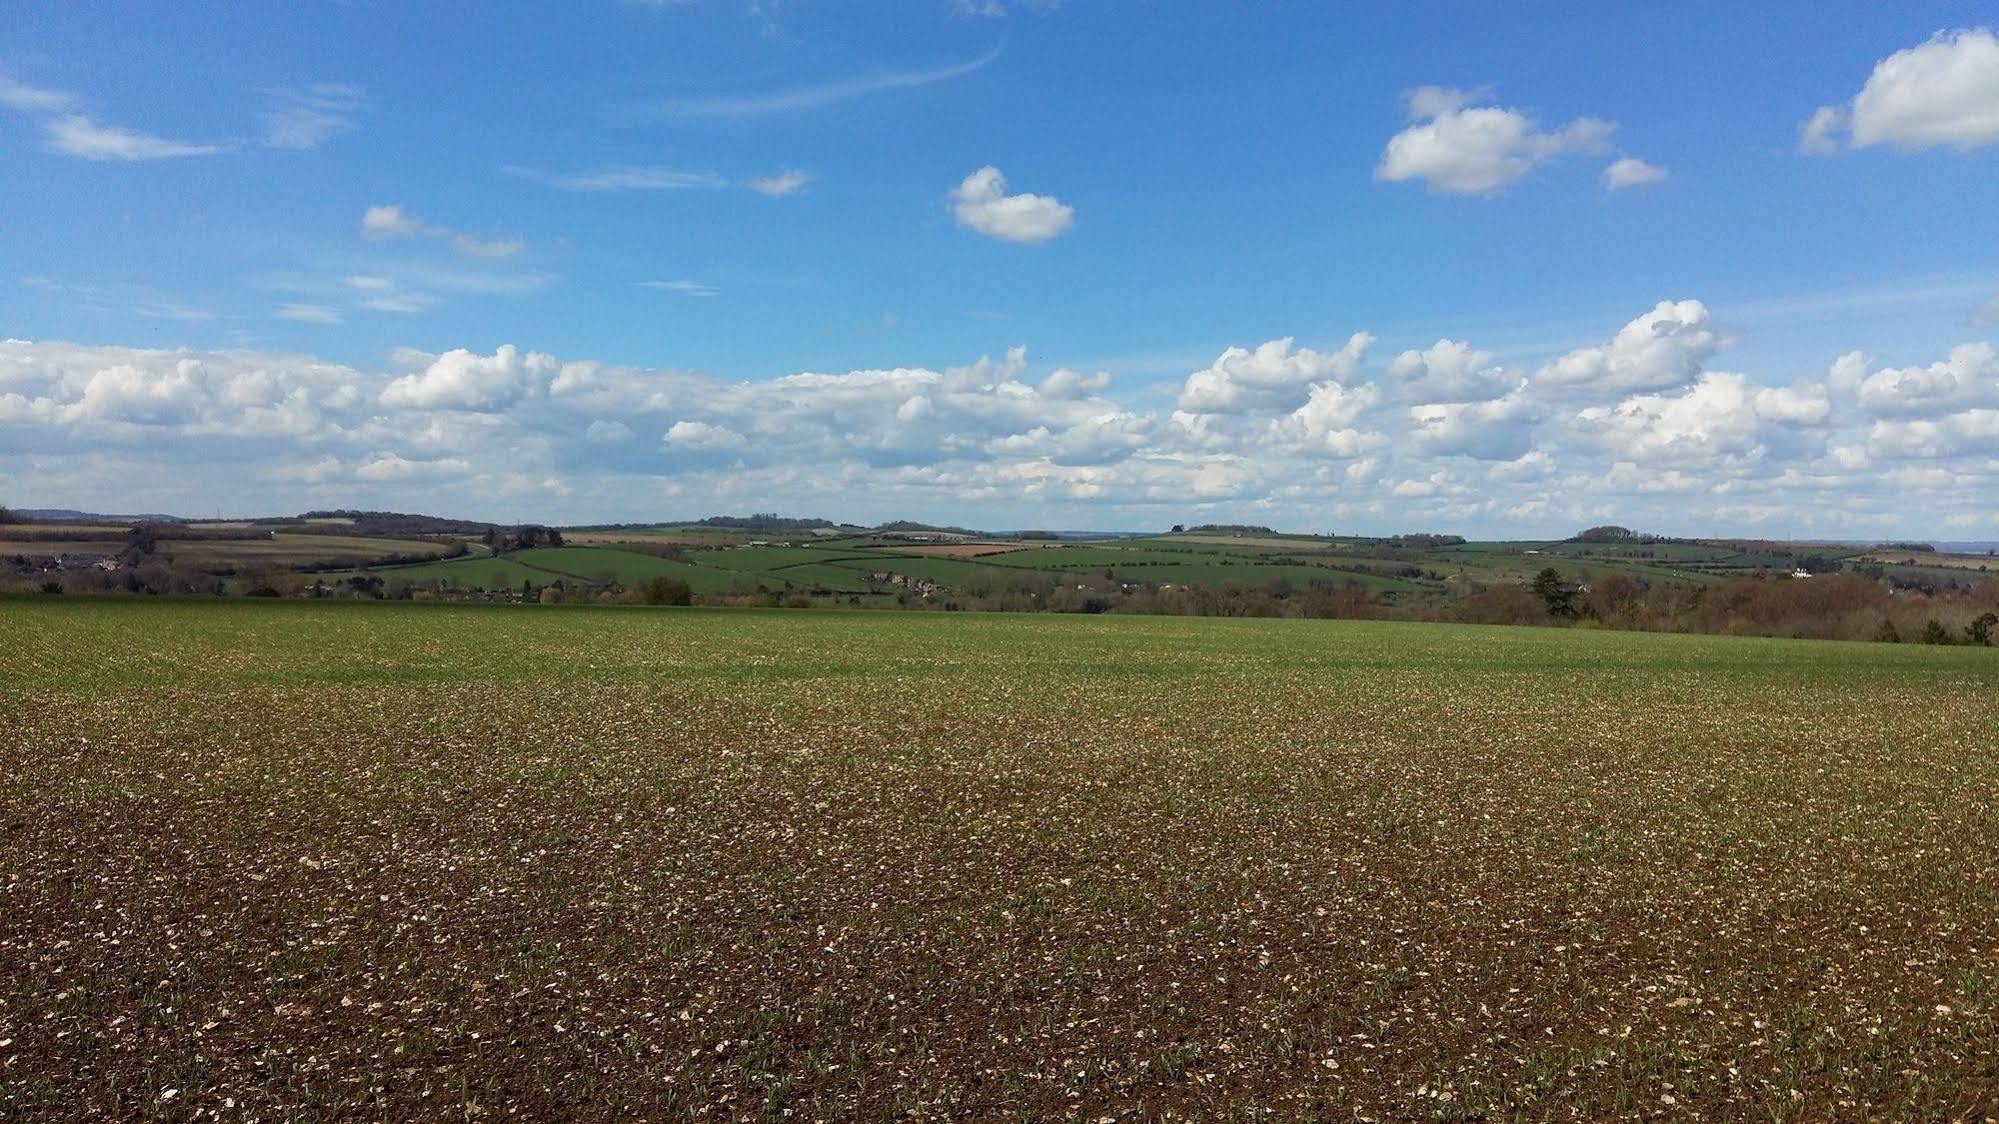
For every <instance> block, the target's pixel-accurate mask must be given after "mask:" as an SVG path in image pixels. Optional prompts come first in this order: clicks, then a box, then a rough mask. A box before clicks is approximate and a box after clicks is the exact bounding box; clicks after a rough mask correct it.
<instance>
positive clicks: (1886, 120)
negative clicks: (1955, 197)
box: [1798, 27, 1999, 154]
mask: <svg viewBox="0 0 1999 1124" xmlns="http://www.w3.org/2000/svg"><path fill="white" fill-rule="evenodd" d="M1842 142H1844V143H1845V144H1846V145H1847V146H1850V147H1853V148H1867V147H1870V146H1873V145H1884V144H1885V145H1891V146H1893V147H1895V148H1898V149H1901V150H1902V151H1904V152H1916V151H1921V150H1923V149H1929V148H1938V147H1951V148H1956V149H1959V150H1966V149H1973V148H1982V147H1985V146H1986V145H1991V144H1999V36H1995V35H1994V34H1993V33H1992V31H1991V29H1989V28H1983V27H1979V28H1971V29H1968V30H1960V31H1940V32H1938V33H1937V34H1936V35H1934V36H1932V37H1931V38H1930V39H1929V40H1928V41H1927V42H1925V43H1922V44H1919V45H1917V46H1914V47H1910V48H1908V49H1906V50H1901V51H1897V52H1895V53H1894V54H1892V55H1889V56H1888V57H1887V58H1885V59H1882V60H1881V61H1880V62H1878V63H1875V64H1874V72H1873V73H1872V74H1870V75H1868V77H1867V83H1866V84H1865V85H1864V86H1862V87H1861V88H1860V92H1859V93H1858V94H1855V95H1854V96H1853V100H1852V101H1851V102H1849V103H1848V104H1847V105H1846V106H1844V107H1840V106H1821V107H1820V108H1819V109H1818V110H1817V111H1816V112H1814V113H1813V114H1812V116H1811V118H1810V119H1809V120H1807V121H1806V122H1805V123H1804V125H1803V126H1801V127H1800V130H1799V140H1798V148H1799V150H1800V151H1802V152H1807V153H1819V154H1823V153H1830V152H1836V151H1838V150H1839V149H1840V147H1841V144H1842Z"/></svg>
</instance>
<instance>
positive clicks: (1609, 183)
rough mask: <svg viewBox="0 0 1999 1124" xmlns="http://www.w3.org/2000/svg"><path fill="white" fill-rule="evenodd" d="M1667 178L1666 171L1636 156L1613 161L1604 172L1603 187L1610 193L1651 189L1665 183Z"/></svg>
mask: <svg viewBox="0 0 1999 1124" xmlns="http://www.w3.org/2000/svg"><path fill="white" fill-rule="evenodd" d="M1666 176H1667V172H1666V169H1664V168H1661V167H1660V166H1658V165H1657V164H1648V163H1646V162H1645V161H1643V160H1640V159H1638V158H1637V157H1636V156H1626V157H1624V158H1622V159H1620V160H1615V161H1612V162H1611V164H1610V166H1609V167H1607V168H1605V169H1604V170H1603V186H1604V187H1605V188H1606V189H1608V190H1610V191H1624V190H1626V189H1629V188H1633V187H1650V186H1652V185H1653V184H1655V183H1665V182H1666Z"/></svg>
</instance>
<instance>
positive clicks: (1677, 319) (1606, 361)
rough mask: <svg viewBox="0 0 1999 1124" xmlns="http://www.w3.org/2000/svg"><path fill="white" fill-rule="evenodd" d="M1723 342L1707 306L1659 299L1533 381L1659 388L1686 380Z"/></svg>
mask: <svg viewBox="0 0 1999 1124" xmlns="http://www.w3.org/2000/svg"><path fill="white" fill-rule="evenodd" d="M1726 343H1727V339H1726V337H1725V336H1723V334H1722V333H1721V330H1720V329H1719V328H1718V327H1717V326H1716V325H1715V323H1714V318H1713V316H1712V315H1710V314H1709V312H1708V309H1707V306H1706V305H1704V304H1702V303H1701V302H1699V301H1696V300H1683V301H1660V302H1659V303H1658V305H1657V306H1655V307H1654V308H1653V309H1652V311H1651V312H1648V313H1646V314H1645V315H1643V316H1640V317H1638V318H1636V319H1634V320H1632V321H1631V322H1630V323H1628V324H1626V325H1624V327H1622V328H1620V329H1618V332H1617V335H1616V336H1614V337H1613V338H1612V339H1611V340H1610V342H1609V343H1606V344H1601V345H1598V346H1595V347H1582V348H1577V349H1576V350H1574V351H1571V352H1569V353H1567V354H1566V355H1563V356H1561V357H1560V358H1557V359H1556V360H1554V361H1553V362H1551V363H1549V364H1547V365H1546V366H1544V367H1542V368H1541V369H1540V370H1539V371H1537V372H1535V375H1534V382H1535V384H1536V385H1538V386H1541V387H1547V388H1566V389H1570V390H1575V391H1580V392H1585V393H1613V394H1615V393H1626V392H1630V391H1645V390H1663V389H1665V388H1667V387H1672V386H1678V385H1681V384H1684V383H1686V382H1688V381H1689V380H1691V379H1692V378H1693V376H1694V374H1695V372H1697V371H1698V370H1699V369H1700V366H1701V364H1702V363H1705V362H1706V361H1707V360H1708V359H1709V358H1710V357H1711V356H1713V355H1714V354H1715V352H1717V351H1719V350H1721V348H1722V347H1723V346H1724V345H1725V344H1726Z"/></svg>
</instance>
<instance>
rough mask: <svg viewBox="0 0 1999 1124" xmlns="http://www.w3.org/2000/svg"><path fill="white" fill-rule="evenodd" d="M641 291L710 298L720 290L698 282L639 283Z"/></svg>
mask: <svg viewBox="0 0 1999 1124" xmlns="http://www.w3.org/2000/svg"><path fill="white" fill-rule="evenodd" d="M639 288H641V289H660V290H663V291H665V292H669V293H679V294H680V295H681V296H683V297H712V296H714V295H715V294H717V293H719V292H721V291H722V290H720V289H717V288H716V287H715V286H713V285H709V284H704V283H703V282H700V281H641V282H639Z"/></svg>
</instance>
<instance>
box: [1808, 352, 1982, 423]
mask: <svg viewBox="0 0 1999 1124" xmlns="http://www.w3.org/2000/svg"><path fill="white" fill-rule="evenodd" d="M1841 363H1842V364H1843V366H1841V367H1839V368H1837V370H1838V371H1839V374H1840V376H1841V379H1840V381H1841V382H1842V383H1843V384H1844V385H1846V386H1849V387H1851V388H1852V389H1853V390H1854V391H1855V393H1856V394H1857V395H1858V397H1859V400H1860V405H1861V407H1862V408H1863V409H1865V410H1867V411H1868V412H1869V413H1871V414H1873V415H1875V416H1876V417H1936V416H1938V415H1940V414H1947V413H1951V412H1953V411H1957V410H1965V409H1972V408H1976V407H1986V406H1999V354H1995V352H1994V349H1993V347H1992V345H1991V344H1989V343H1967V344H1960V345H1959V346H1957V347H1955V348H1952V349H1951V352H1950V356H1949V358H1947V359H1944V360H1942V361H1940V362H1936V363H1931V364H1929V365H1927V366H1922V367H1886V368H1883V369H1881V370H1879V371H1876V372H1874V373H1873V374H1870V375H1867V376H1866V377H1864V378H1862V379H1860V380H1859V381H1858V382H1857V384H1856V383H1855V382H1854V381H1853V374H1854V372H1853V368H1852V366H1851V357H1849V358H1845V359H1842V360H1841Z"/></svg>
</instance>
